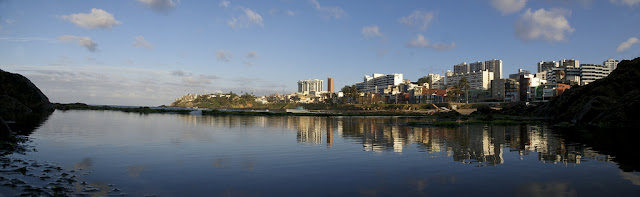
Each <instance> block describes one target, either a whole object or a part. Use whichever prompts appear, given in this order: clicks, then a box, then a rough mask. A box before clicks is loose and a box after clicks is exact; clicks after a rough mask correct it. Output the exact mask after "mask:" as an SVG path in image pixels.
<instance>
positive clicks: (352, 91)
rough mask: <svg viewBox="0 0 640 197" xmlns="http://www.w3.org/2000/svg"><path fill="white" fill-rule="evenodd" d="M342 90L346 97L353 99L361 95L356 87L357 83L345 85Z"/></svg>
mask: <svg viewBox="0 0 640 197" xmlns="http://www.w3.org/2000/svg"><path fill="white" fill-rule="evenodd" d="M341 91H342V93H343V94H344V96H345V97H348V98H352V99H353V100H356V98H357V97H359V96H360V90H358V88H356V85H352V86H344V87H343V88H342V89H341Z"/></svg>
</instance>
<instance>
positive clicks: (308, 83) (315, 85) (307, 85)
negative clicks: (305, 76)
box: [298, 79, 322, 94]
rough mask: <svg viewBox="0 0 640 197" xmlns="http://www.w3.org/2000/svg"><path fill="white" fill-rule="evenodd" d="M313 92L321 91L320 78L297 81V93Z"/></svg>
mask: <svg viewBox="0 0 640 197" xmlns="http://www.w3.org/2000/svg"><path fill="white" fill-rule="evenodd" d="M313 92H322V80H319V79H309V80H304V81H303V80H300V81H298V93H302V94H309V93H313Z"/></svg>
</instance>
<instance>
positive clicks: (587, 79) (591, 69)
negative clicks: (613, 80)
mask: <svg viewBox="0 0 640 197" xmlns="http://www.w3.org/2000/svg"><path fill="white" fill-rule="evenodd" d="M608 75H609V68H607V67H604V66H602V65H595V64H580V85H587V84H589V83H591V82H593V81H595V80H598V79H602V78H604V77H606V76H608Z"/></svg>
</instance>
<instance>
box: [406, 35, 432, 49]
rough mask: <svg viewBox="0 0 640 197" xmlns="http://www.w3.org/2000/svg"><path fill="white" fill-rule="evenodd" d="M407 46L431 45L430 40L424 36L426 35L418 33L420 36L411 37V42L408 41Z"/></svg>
mask: <svg viewBox="0 0 640 197" xmlns="http://www.w3.org/2000/svg"><path fill="white" fill-rule="evenodd" d="M407 46H409V47H418V48H419V47H428V46H429V41H428V40H427V39H426V38H424V36H423V35H422V34H418V37H416V38H414V39H411V41H410V42H408V43H407Z"/></svg>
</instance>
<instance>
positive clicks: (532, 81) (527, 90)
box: [519, 74, 547, 101]
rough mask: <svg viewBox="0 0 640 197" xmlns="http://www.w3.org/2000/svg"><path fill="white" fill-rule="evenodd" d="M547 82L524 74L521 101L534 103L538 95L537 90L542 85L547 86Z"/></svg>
mask: <svg viewBox="0 0 640 197" xmlns="http://www.w3.org/2000/svg"><path fill="white" fill-rule="evenodd" d="M546 83H547V81H546V80H543V79H540V78H536V77H535V76H534V75H532V74H523V75H521V76H520V81H519V85H520V86H519V92H520V95H519V96H520V99H519V100H520V101H532V100H534V99H535V98H534V97H535V95H536V88H537V87H538V86H540V85H543V84H546Z"/></svg>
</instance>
